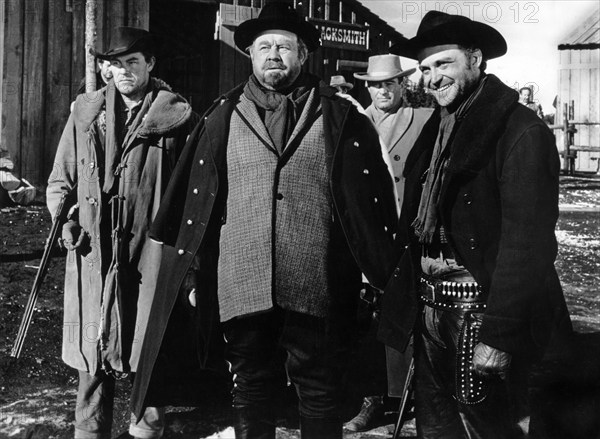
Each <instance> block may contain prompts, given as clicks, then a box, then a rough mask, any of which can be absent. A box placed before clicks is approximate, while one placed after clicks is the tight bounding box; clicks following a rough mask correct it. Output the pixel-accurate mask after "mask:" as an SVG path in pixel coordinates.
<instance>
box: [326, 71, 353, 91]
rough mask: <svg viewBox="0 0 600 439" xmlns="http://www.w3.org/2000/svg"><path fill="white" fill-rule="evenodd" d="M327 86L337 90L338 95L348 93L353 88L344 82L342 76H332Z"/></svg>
mask: <svg viewBox="0 0 600 439" xmlns="http://www.w3.org/2000/svg"><path fill="white" fill-rule="evenodd" d="M329 85H331V86H332V87H335V88H337V90H338V91H339V92H340V93H348V92H349V91H350V90H352V89H353V88H354V84H351V83H349V82H346V78H344V75H333V76H332V77H331V79H330V80H329Z"/></svg>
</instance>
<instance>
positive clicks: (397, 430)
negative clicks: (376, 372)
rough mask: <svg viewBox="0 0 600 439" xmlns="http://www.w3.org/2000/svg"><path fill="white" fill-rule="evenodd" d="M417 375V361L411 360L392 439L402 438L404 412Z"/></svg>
mask: <svg viewBox="0 0 600 439" xmlns="http://www.w3.org/2000/svg"><path fill="white" fill-rule="evenodd" d="M414 373H415V360H414V358H411V360H410V366H409V367H408V372H407V373H406V380H405V381H404V389H403V390H402V399H401V400H400V408H399V409H398V420H397V421H396V428H395V429H394V436H393V437H392V439H398V438H399V437H400V430H401V429H402V424H403V421H402V418H404V412H405V411H406V404H407V402H408V398H410V394H411V392H412V380H413V376H414Z"/></svg>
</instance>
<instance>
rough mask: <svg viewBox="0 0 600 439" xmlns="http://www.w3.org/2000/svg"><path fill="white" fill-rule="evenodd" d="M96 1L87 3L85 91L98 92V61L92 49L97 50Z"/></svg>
mask: <svg viewBox="0 0 600 439" xmlns="http://www.w3.org/2000/svg"><path fill="white" fill-rule="evenodd" d="M96 11H97V5H96V0H86V2H85V91H86V92H90V91H94V90H96V59H95V56H94V55H92V54H91V52H90V49H94V50H95V49H96Z"/></svg>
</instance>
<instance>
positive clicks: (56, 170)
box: [46, 114, 77, 218]
mask: <svg viewBox="0 0 600 439" xmlns="http://www.w3.org/2000/svg"><path fill="white" fill-rule="evenodd" d="M76 139H77V137H76V135H75V124H74V121H73V114H71V115H70V116H69V120H68V121H67V125H66V126H65V128H64V130H63V133H62V135H61V138H60V141H59V143H58V148H57V150H56V156H55V158H54V164H53V166H52V173H51V174H50V177H49V178H48V186H47V188H46V204H47V206H48V210H49V211H50V214H51V215H52V217H53V218H54V216H55V214H56V210H57V209H58V204H59V201H60V198H61V196H62V194H63V193H65V192H69V191H70V190H71V189H73V187H74V186H75V184H76V183H77V140H76Z"/></svg>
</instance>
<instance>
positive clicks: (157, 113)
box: [47, 79, 196, 374]
mask: <svg viewBox="0 0 600 439" xmlns="http://www.w3.org/2000/svg"><path fill="white" fill-rule="evenodd" d="M115 93H118V92H116V89H115V88H114V85H113V83H112V82H111V83H110V84H109V85H108V86H107V87H105V88H103V89H102V90H98V91H97V92H92V93H87V94H85V95H80V96H79V97H78V98H77V100H76V101H75V104H74V108H73V111H72V113H71V115H70V117H69V120H68V122H67V125H66V127H65V129H64V131H63V134H62V137H61V140H60V143H59V145H58V150H57V153H56V158H55V163H54V170H53V172H52V175H51V176H50V178H49V180H48V188H47V203H48V208H49V210H50V213H51V214H52V215H53V216H54V214H55V211H56V209H57V206H58V201H59V199H60V197H61V195H62V193H63V192H65V191H68V190H70V189H72V188H73V187H75V185H77V188H76V191H77V202H78V209H77V210H76V211H75V216H76V217H77V216H78V221H79V223H80V225H81V227H82V228H83V230H84V232H85V233H86V234H87V236H88V237H89V245H86V246H84V247H81V248H79V249H77V250H74V251H69V253H68V255H67V261H66V272H65V291H64V293H65V299H64V331H63V349H62V357H63V360H64V361H65V363H67V364H68V365H70V366H72V367H74V368H76V369H79V370H84V371H87V372H89V373H90V374H95V372H96V370H97V368H98V367H102V368H103V369H106V370H116V371H124V372H130V371H131V372H133V371H135V370H136V367H137V362H138V357H139V350H140V349H141V346H142V340H143V335H144V333H145V329H146V324H147V320H148V313H149V306H150V304H151V302H152V297H153V294H154V289H155V285H156V276H157V273H158V266H159V263H160V258H161V247H160V246H159V245H158V244H156V243H154V242H153V241H151V240H150V239H149V238H148V233H147V232H148V228H149V226H150V223H151V221H152V219H153V217H154V215H155V214H156V212H157V210H158V205H159V201H160V199H161V196H162V192H163V189H164V187H165V186H166V183H167V181H166V180H167V179H168V177H169V176H170V171H171V168H172V167H173V165H174V162H175V160H176V157H177V155H178V153H179V151H180V150H181V148H182V147H183V144H184V142H185V140H186V137H187V135H188V133H189V128H190V127H192V126H193V125H192V124H193V123H194V122H195V119H196V118H195V117H193V113H192V111H191V107H190V106H189V104H188V103H187V102H186V101H185V100H184V99H183V98H182V97H180V96H178V95H176V94H174V93H172V92H171V91H170V90H169V89H168V86H167V85H166V84H164V83H163V82H162V81H160V80H156V79H152V84H151V87H150V89H149V92H148V93H152V95H151V97H150V99H152V101H151V104H150V107H149V108H148V110H147V112H146V114H145V115H140V117H141V116H143V117H144V119H143V121H142V122H141V123H140V124H139V125H137V127H135V126H133V127H132V130H133V132H131V133H129V135H128V136H126V138H125V141H124V143H123V145H122V154H121V157H120V160H119V161H118V163H119V165H120V166H124V168H123V172H122V174H121V177H120V178H119V179H118V194H119V197H121V198H122V203H121V209H120V211H119V212H117V211H116V210H113V208H114V209H116V207H117V206H118V203H115V202H114V201H115V200H113V201H112V202H111V204H110V205H107V204H106V203H107V202H108V201H109V196H107V194H105V193H103V192H102V187H101V180H102V179H103V173H104V169H103V164H104V161H105V157H104V156H105V152H104V145H103V144H102V143H103V142H102V141H101V140H100V139H102V138H103V136H99V135H98V130H99V129H101V128H100V126H101V125H102V124H103V123H104V122H103V121H104V119H105V118H106V117H105V114H106V112H105V107H106V105H105V103H106V102H107V101H109V100H110V99H111V96H114V94H115ZM111 94H112V95H111ZM142 111H143V110H142ZM192 119H194V120H192ZM111 210H112V213H111ZM111 217H112V218H111ZM117 218H118V222H119V223H120V227H121V232H120V239H121V244H120V251H119V252H115V246H114V245H113V246H112V247H113V248H111V241H112V239H111V237H110V236H109V235H110V233H111V230H112V229H113V224H111V222H114V221H115V220H116V219H117ZM101 235H102V236H101ZM101 243H102V245H101ZM113 252H114V253H113Z"/></svg>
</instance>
